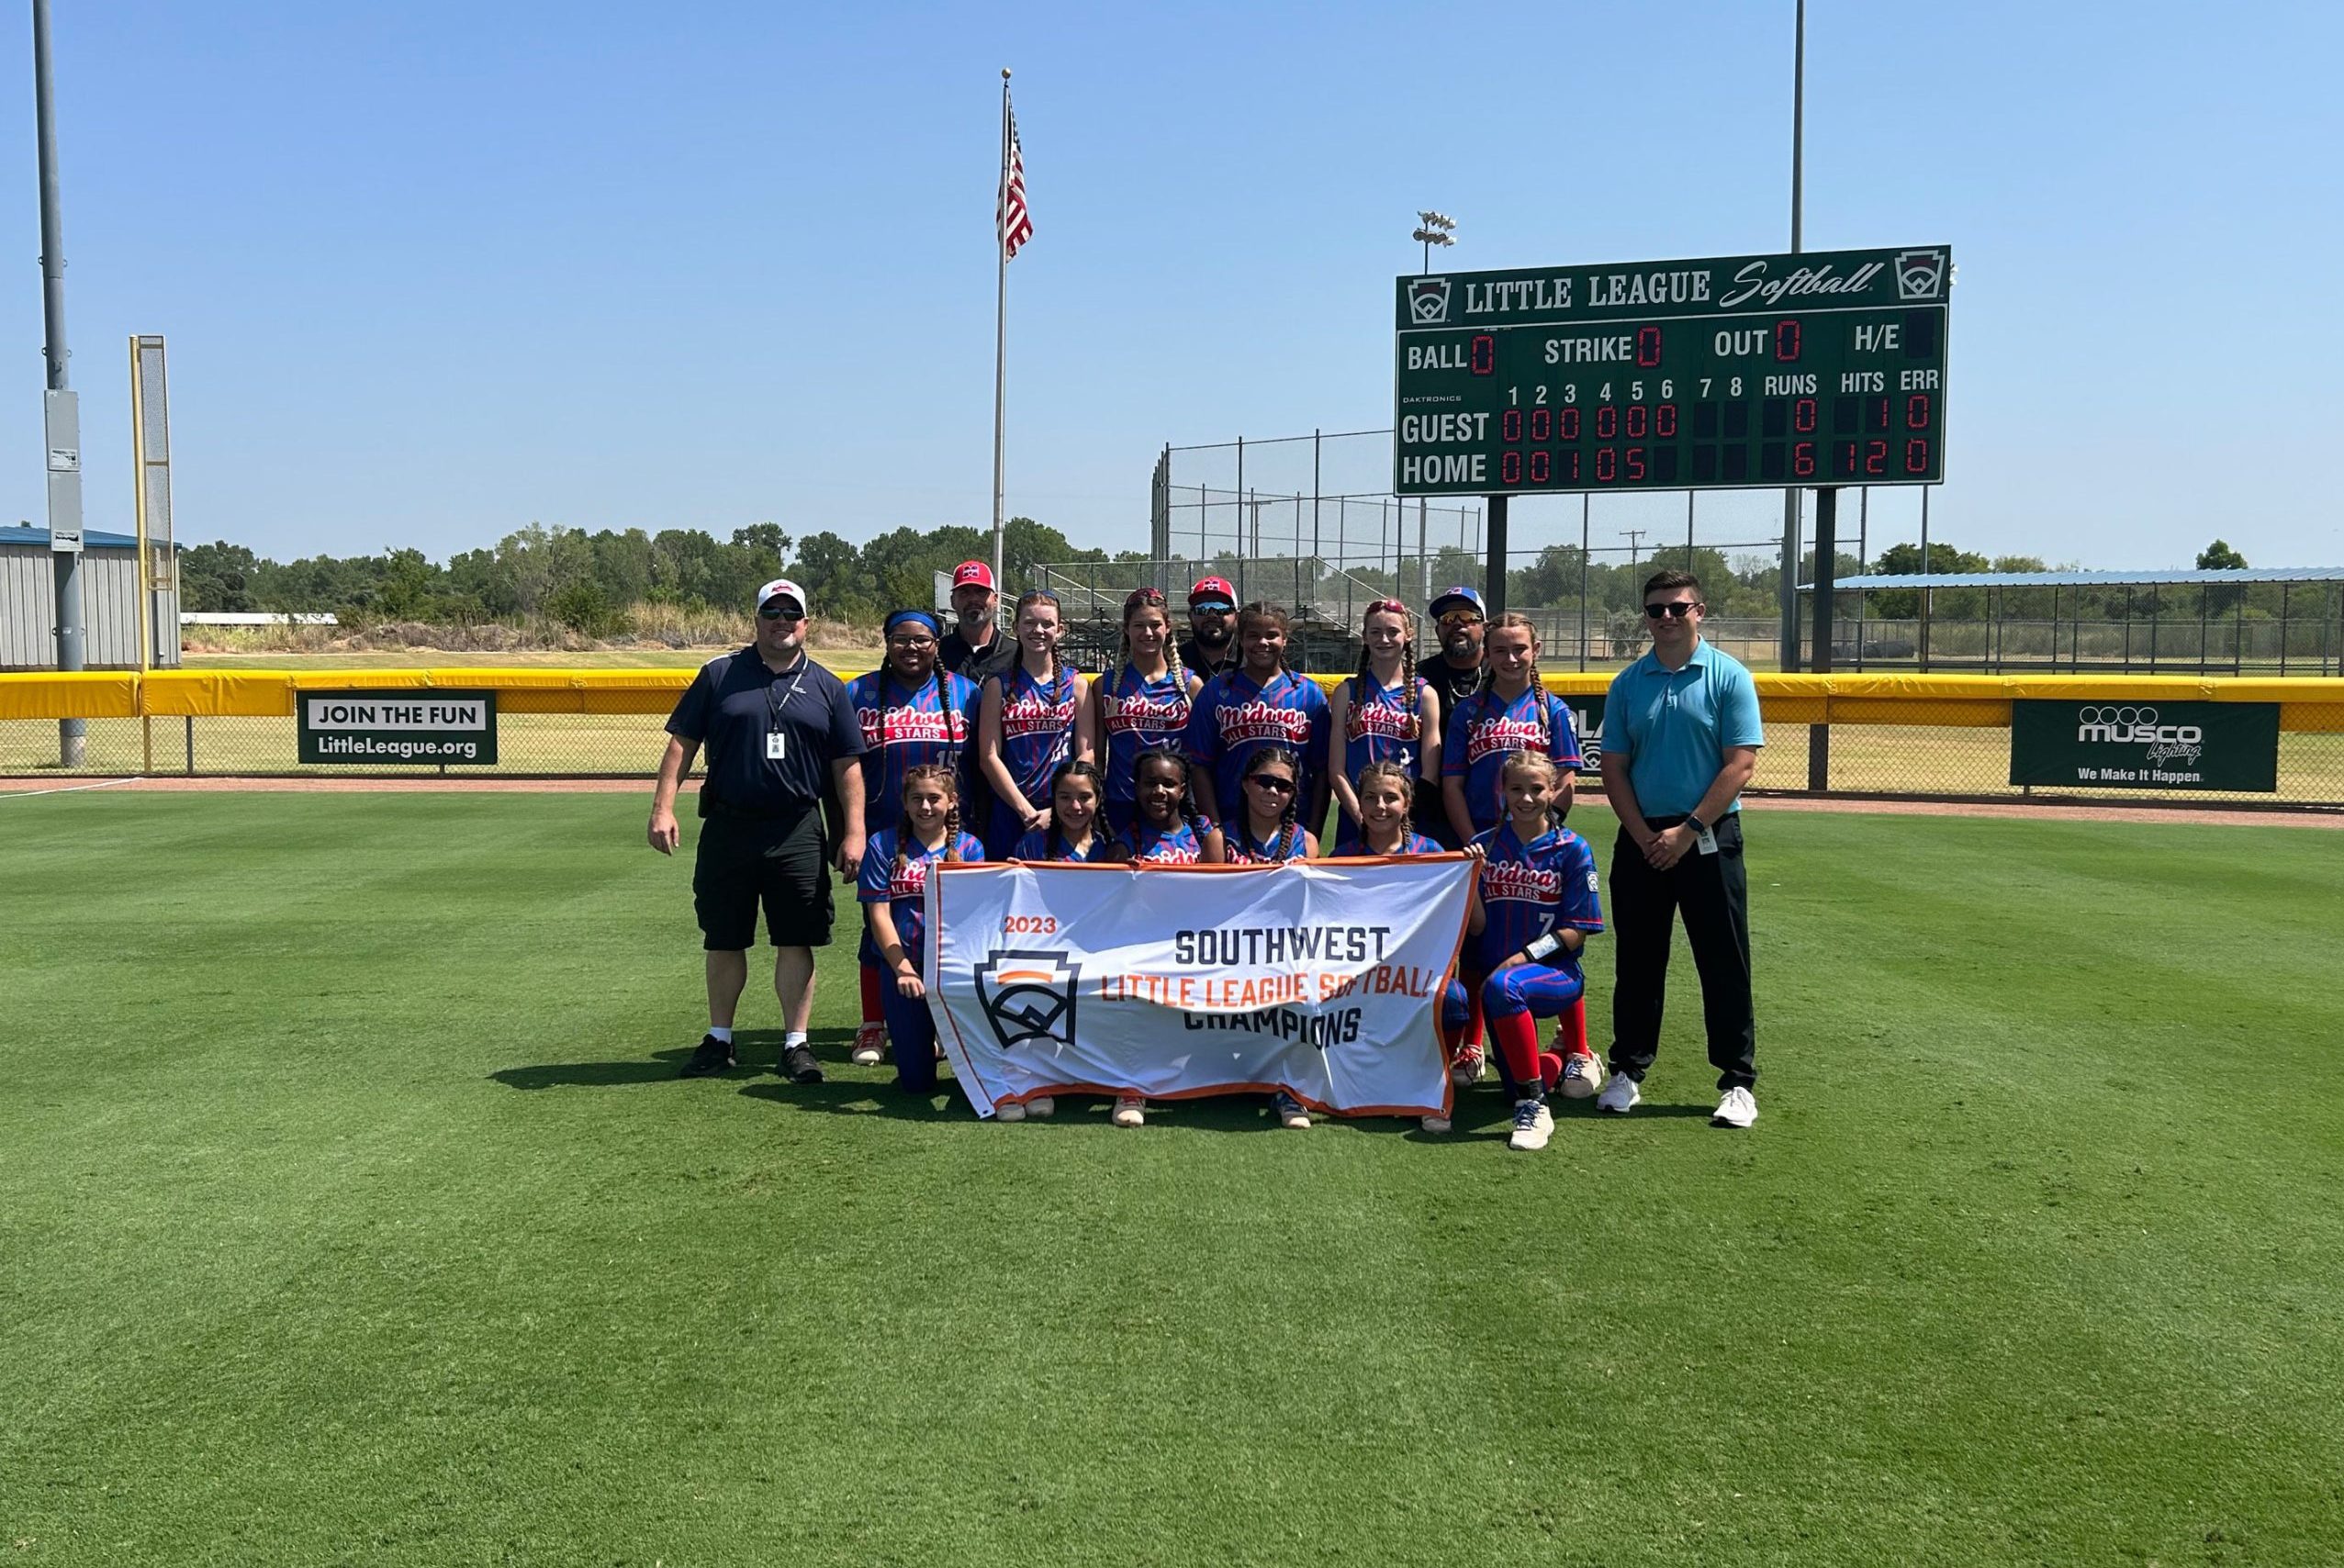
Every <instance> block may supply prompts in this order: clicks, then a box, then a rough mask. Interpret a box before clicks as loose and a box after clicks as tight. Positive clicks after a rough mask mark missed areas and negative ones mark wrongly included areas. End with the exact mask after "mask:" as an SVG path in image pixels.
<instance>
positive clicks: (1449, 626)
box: [1413, 583, 1489, 849]
mask: <svg viewBox="0 0 2344 1568" xmlns="http://www.w3.org/2000/svg"><path fill="white" fill-rule="evenodd" d="M1424 612H1425V615H1426V617H1427V618H1428V619H1430V621H1431V622H1432V629H1433V632H1434V633H1435V635H1437V636H1438V637H1439V638H1440V639H1441V656H1440V657H1439V658H1437V659H1424V660H1421V661H1419V663H1418V665H1417V666H1416V673H1417V676H1418V678H1419V679H1421V680H1423V681H1424V682H1425V684H1426V685H1428V686H1430V687H1431V688H1432V689H1433V690H1435V691H1437V692H1439V693H1440V694H1441V712H1442V713H1443V714H1449V713H1454V712H1456V711H1458V710H1459V709H1460V708H1462V707H1463V706H1464V700H1465V699H1466V698H1468V697H1471V696H1472V695H1473V694H1474V693H1475V692H1476V691H1478V690H1480V689H1481V678H1482V668H1481V644H1482V639H1483V638H1484V637H1486V636H1487V635H1488V634H1489V628H1488V625H1487V623H1486V620H1487V616H1488V610H1486V608H1485V607H1484V606H1483V604H1482V599H1481V595H1480V594H1478V593H1476V592H1475V591H1474V590H1473V589H1472V588H1467V587H1465V586H1464V584H1462V583H1460V584H1458V585H1457V586H1456V587H1455V588H1442V589H1441V591H1440V592H1439V593H1436V594H1434V595H1433V596H1432V602H1431V603H1430V604H1428V605H1426V606H1425V607H1424ZM1427 783H1428V784H1430V788H1429V789H1420V790H1418V791H1417V799H1416V810H1415V812H1414V813H1413V815H1414V816H1415V818H1416V830H1417V832H1419V833H1420V834H1424V836H1425V837H1427V838H1429V839H1430V840H1432V842H1433V843H1435V844H1437V845H1439V846H1441V848H1443V849H1458V848H1462V847H1463V846H1464V840H1463V839H1460V838H1459V837H1458V836H1457V830H1456V828H1455V826H1454V825H1452V823H1450V821H1449V813H1448V812H1446V811H1445V810H1443V809H1442V807H1441V783H1440V780H1439V779H1429V780H1427Z"/></svg>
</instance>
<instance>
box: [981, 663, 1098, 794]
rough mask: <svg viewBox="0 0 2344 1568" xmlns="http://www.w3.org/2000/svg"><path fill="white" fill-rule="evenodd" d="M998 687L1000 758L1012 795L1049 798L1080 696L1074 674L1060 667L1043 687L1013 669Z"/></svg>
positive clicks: (1070, 746)
mask: <svg viewBox="0 0 2344 1568" xmlns="http://www.w3.org/2000/svg"><path fill="white" fill-rule="evenodd" d="M998 679H1000V680H1001V682H1002V700H1001V759H1002V761H1004V762H1005V763H1007V764H1008V765H1009V776H1010V778H1014V779H1015V780H1016V781H1017V792H1018V793H1019V794H1021V795H1023V796H1025V797H1026V799H1027V800H1028V801H1048V800H1049V788H1050V775H1051V774H1053V773H1055V772H1057V771H1058V765H1059V764H1060V763H1061V762H1064V761H1065V760H1066V759H1067V757H1068V756H1071V755H1072V754H1073V750H1074V704H1075V702H1076V701H1077V700H1079V699H1080V697H1081V695H1082V689H1081V687H1080V686H1079V685H1078V684H1077V682H1076V680H1075V678H1074V672H1073V671H1071V670H1070V669H1066V668H1064V667H1063V666H1061V667H1060V669H1059V671H1058V673H1057V678H1056V679H1055V680H1053V681H1052V682H1051V684H1049V685H1048V686H1045V685H1043V684H1042V683H1041V682H1040V681H1038V680H1036V679H1035V678H1033V676H1032V675H1030V674H1028V673H1027V672H1026V666H1024V665H1022V664H1021V665H1019V666H1017V668H1016V669H1015V671H1014V672H1012V673H1011V674H1010V675H1006V676H1002V677H998Z"/></svg>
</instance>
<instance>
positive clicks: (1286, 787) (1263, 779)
mask: <svg viewBox="0 0 2344 1568" xmlns="http://www.w3.org/2000/svg"><path fill="white" fill-rule="evenodd" d="M1246 782H1247V783H1248V784H1259V785H1261V786H1262V788H1263V789H1264V790H1273V791H1275V792H1276V793H1278V794H1281V795H1291V794H1293V793H1294V780H1293V779H1291V778H1277V777H1276V776H1274V775H1273V774H1268V773H1257V774H1255V775H1254V776H1253V777H1252V778H1249V779H1247V780H1246Z"/></svg>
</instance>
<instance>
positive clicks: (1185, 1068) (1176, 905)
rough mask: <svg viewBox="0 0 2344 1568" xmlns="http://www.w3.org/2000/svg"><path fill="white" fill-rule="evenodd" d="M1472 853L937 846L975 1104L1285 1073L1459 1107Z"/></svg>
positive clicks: (948, 971)
mask: <svg viewBox="0 0 2344 1568" xmlns="http://www.w3.org/2000/svg"><path fill="white" fill-rule="evenodd" d="M1473 865H1474V862H1473V860H1472V858H1471V857H1467V856H1464V855H1427V856H1418V857H1409V858H1405V859H1398V858H1396V859H1388V860H1386V859H1361V860H1313V861H1295V862H1290V863H1289V864H1286V865H1284V866H1154V867H1149V868H1132V867H1129V866H1076V865H1031V866H1028V865H1001V864H995V863H974V862H971V863H967V864H956V863H948V862H940V863H937V864H936V865H935V866H934V867H933V868H932V869H931V871H930V873H929V876H928V889H927V939H926V951H925V954H924V955H923V957H924V958H925V963H924V965H923V969H922V972H923V973H925V975H926V976H927V977H928V986H927V991H928V1008H929V1011H930V1012H931V1013H932V1014H934V1015H935V1018H936V1037H937V1039H938V1040H939V1041H940V1042H941V1043H942V1045H943V1047H944V1051H945V1054H946V1056H947V1057H948V1058H950V1060H951V1062H952V1070H953V1072H954V1074H955V1075H956V1076H957V1077H958V1078H959V1081H960V1087H961V1090H962V1091H963V1092H965V1093H966V1094H967V1095H968V1096H969V1103H970V1105H972V1106H973V1107H975V1109H976V1112H977V1114H979V1115H980V1116H990V1115H992V1114H993V1109H994V1107H995V1106H997V1105H999V1104H1002V1103H1004V1102H1006V1101H1010V1100H1018V1101H1023V1100H1026V1099H1028V1098H1031V1097H1033V1096H1035V1095H1037V1094H1059V1093H1082V1092H1092V1093H1100V1094H1116V1093H1135V1094H1140V1095H1144V1096H1146V1097H1147V1098H1149V1099H1151V1100H1174V1099H1183V1098H1189V1097H1194V1096H1197V1095H1205V1094H1229V1093H1238V1092H1245V1091H1249V1090H1250V1091H1258V1092H1262V1093H1269V1092H1273V1091H1275V1090H1280V1089H1283V1090H1284V1091H1285V1092H1287V1093H1289V1094H1292V1095H1293V1096H1294V1097H1295V1099H1297V1100H1300V1101H1302V1102H1303V1103H1305V1104H1307V1105H1309V1106H1311V1107H1313V1108H1314V1109H1317V1110H1320V1111H1326V1112H1331V1113H1335V1114H1344V1115H1408V1116H1420V1115H1432V1114H1443V1115H1445V1114H1447V1113H1448V1105H1449V1074H1448V1071H1447V1069H1446V1066H1445V1064H1444V1062H1443V1061H1442V1058H1441V1037H1440V1031H1439V1027H1438V1025H1439V1022H1440V1014H1439V1008H1440V1005H1441V990H1442V987H1443V985H1444V983H1445V982H1446V981H1447V980H1448V978H1449V974H1450V970H1451V969H1452V967H1453V966H1454V965H1455V963H1456V961H1457V949H1458V946H1459V945H1460V944H1461V943H1462V941H1463V940H1464V929H1465V911H1466V904H1467V892H1468V890H1469V888H1470V886H1471V879H1472V876H1473Z"/></svg>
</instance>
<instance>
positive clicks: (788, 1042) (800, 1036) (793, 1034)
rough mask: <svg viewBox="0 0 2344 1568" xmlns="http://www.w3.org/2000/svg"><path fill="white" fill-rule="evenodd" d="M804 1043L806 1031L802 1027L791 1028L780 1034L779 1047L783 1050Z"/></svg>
mask: <svg viewBox="0 0 2344 1568" xmlns="http://www.w3.org/2000/svg"><path fill="white" fill-rule="evenodd" d="M805 1043H806V1032H805V1031H804V1030H803V1029H791V1030H789V1031H788V1032H787V1033H785V1034H783V1035H782V1036H781V1048H782V1049H783V1050H785V1051H786V1050H788V1049H789V1048H790V1047H791V1046H802V1045H804V1044H805Z"/></svg>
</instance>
